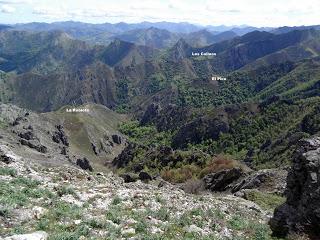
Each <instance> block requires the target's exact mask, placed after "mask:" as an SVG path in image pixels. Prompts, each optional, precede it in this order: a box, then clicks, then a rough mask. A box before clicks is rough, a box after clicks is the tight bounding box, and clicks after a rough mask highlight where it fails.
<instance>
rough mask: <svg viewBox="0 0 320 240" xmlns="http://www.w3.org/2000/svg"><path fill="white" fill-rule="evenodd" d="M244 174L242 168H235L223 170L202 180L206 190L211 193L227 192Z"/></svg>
mask: <svg viewBox="0 0 320 240" xmlns="http://www.w3.org/2000/svg"><path fill="white" fill-rule="evenodd" d="M243 174H244V172H243V170H242V169H241V168H239V167H235V168H231V169H223V170H221V171H218V172H215V173H210V174H208V175H206V176H205V177H204V178H203V179H202V180H203V182H204V183H205V188H206V189H209V190H211V191H214V192H215V191H225V190H227V189H228V188H230V187H231V184H232V183H234V182H235V181H237V180H239V178H240V177H241V176H243Z"/></svg>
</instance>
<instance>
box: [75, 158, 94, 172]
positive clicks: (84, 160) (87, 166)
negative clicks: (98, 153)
mask: <svg viewBox="0 0 320 240" xmlns="http://www.w3.org/2000/svg"><path fill="white" fill-rule="evenodd" d="M76 164H77V165H78V166H79V167H81V168H82V169H83V170H89V171H90V172H92V171H93V167H92V166H91V164H90V162H89V160H88V159H87V158H85V157H84V158H82V159H81V158H79V159H77V162H76Z"/></svg>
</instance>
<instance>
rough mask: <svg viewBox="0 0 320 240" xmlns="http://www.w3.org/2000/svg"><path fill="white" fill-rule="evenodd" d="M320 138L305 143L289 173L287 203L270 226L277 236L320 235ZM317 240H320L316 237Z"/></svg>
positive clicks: (300, 145)
mask: <svg viewBox="0 0 320 240" xmlns="http://www.w3.org/2000/svg"><path fill="white" fill-rule="evenodd" d="M319 177H320V137H314V138H312V139H308V140H302V141H300V143H299V147H298V149H297V150H296V152H295V154H294V156H293V163H292V167H291V169H290V171H289V173H288V178H287V188H286V196H287V201H286V202H285V203H284V204H282V205H281V206H279V207H278V208H276V210H275V212H274V216H273V218H272V219H271V220H270V222H269V224H270V226H271V229H272V231H273V233H274V235H276V236H280V237H284V236H286V235H287V234H288V233H291V232H298V233H299V232H304V233H306V234H308V235H310V237H311V238H312V237H313V236H320V179H319ZM317 239H318V238H317Z"/></svg>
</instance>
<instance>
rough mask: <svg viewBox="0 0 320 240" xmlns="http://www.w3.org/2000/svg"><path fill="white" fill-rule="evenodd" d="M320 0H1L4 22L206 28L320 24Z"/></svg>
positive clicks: (0, 5)
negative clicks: (157, 24) (148, 23)
mask: <svg viewBox="0 0 320 240" xmlns="http://www.w3.org/2000/svg"><path fill="white" fill-rule="evenodd" d="M319 16H320V1H319V0H303V1H301V0H138V1H133V0H0V22H1V23H24V22H53V21H66V20H74V21H83V22H90V23H103V22H111V23H115V22H121V21H123V22H129V23H132V22H141V21H151V22H157V21H172V22H183V21H186V22H191V23H197V24H202V25H222V24H224V25H242V24H247V25H252V26H284V25H286V26H297V25H314V24H320V17H319Z"/></svg>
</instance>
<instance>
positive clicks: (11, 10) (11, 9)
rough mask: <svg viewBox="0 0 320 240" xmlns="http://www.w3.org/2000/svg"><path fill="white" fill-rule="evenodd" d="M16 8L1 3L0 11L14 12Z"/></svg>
mask: <svg viewBox="0 0 320 240" xmlns="http://www.w3.org/2000/svg"><path fill="white" fill-rule="evenodd" d="M15 11H16V9H15V8H14V7H12V6H9V5H2V6H1V12H3V13H14V12H15Z"/></svg>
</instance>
